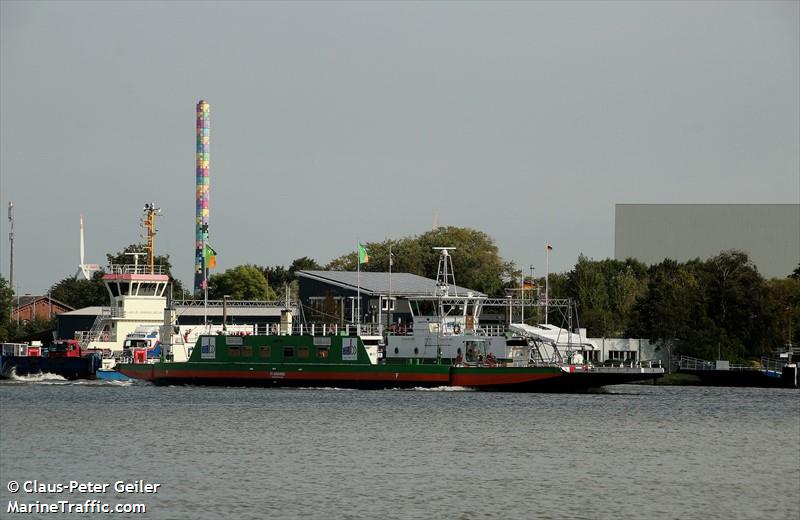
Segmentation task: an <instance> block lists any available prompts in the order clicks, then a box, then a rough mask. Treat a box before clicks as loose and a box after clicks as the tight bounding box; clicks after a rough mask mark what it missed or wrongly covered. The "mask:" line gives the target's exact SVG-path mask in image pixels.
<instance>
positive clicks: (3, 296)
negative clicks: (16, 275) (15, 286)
mask: <svg viewBox="0 0 800 520" xmlns="http://www.w3.org/2000/svg"><path fill="white" fill-rule="evenodd" d="M13 299H14V291H13V290H11V288H9V287H8V281H7V280H6V279H5V278H3V277H2V276H0V341H8V340H9V339H10V334H11V330H10V328H11V309H12V306H13Z"/></svg>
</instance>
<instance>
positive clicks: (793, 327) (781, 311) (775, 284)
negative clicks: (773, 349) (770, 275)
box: [767, 277, 800, 345]
mask: <svg viewBox="0 0 800 520" xmlns="http://www.w3.org/2000/svg"><path fill="white" fill-rule="evenodd" d="M767 293H768V299H769V301H770V302H772V304H773V309H774V311H775V317H776V322H775V325H776V330H775V332H776V333H777V338H775V342H776V343H777V344H779V345H797V344H798V342H799V341H800V277H797V278H793V277H789V278H785V279H773V280H769V281H767Z"/></svg>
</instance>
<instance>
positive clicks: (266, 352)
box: [258, 346, 270, 358]
mask: <svg viewBox="0 0 800 520" xmlns="http://www.w3.org/2000/svg"><path fill="white" fill-rule="evenodd" d="M258 351H259V356H261V357H262V358H268V357H270V351H269V347H266V346H261V347H259V349H258Z"/></svg>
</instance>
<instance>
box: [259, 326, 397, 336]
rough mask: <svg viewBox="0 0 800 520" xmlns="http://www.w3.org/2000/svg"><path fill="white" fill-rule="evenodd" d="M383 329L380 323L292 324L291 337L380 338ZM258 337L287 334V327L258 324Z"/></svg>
mask: <svg viewBox="0 0 800 520" xmlns="http://www.w3.org/2000/svg"><path fill="white" fill-rule="evenodd" d="M382 332H383V327H382V326H381V325H380V324H378V323H361V324H360V325H359V324H356V323H346V324H344V325H340V324H338V323H292V328H291V335H293V336H309V335H310V336H339V335H345V336H351V335H354V334H356V333H358V334H359V335H361V336H380V335H381V334H382ZM255 333H256V334H257V335H262V334H263V335H281V334H286V333H287V327H286V326H285V325H282V324H280V323H258V324H256V326H255Z"/></svg>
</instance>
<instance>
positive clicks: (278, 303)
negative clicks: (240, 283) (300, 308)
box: [172, 299, 297, 312]
mask: <svg viewBox="0 0 800 520" xmlns="http://www.w3.org/2000/svg"><path fill="white" fill-rule="evenodd" d="M172 303H173V305H175V306H176V307H203V306H205V305H206V302H205V301H204V300H194V299H193V300H173V301H172ZM207 304H208V307H225V306H228V307H270V308H276V309H285V308H286V302H285V301H283V300H265V301H258V300H227V301H225V300H208V303H207ZM289 309H291V310H292V311H293V312H294V311H296V309H297V302H289Z"/></svg>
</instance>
